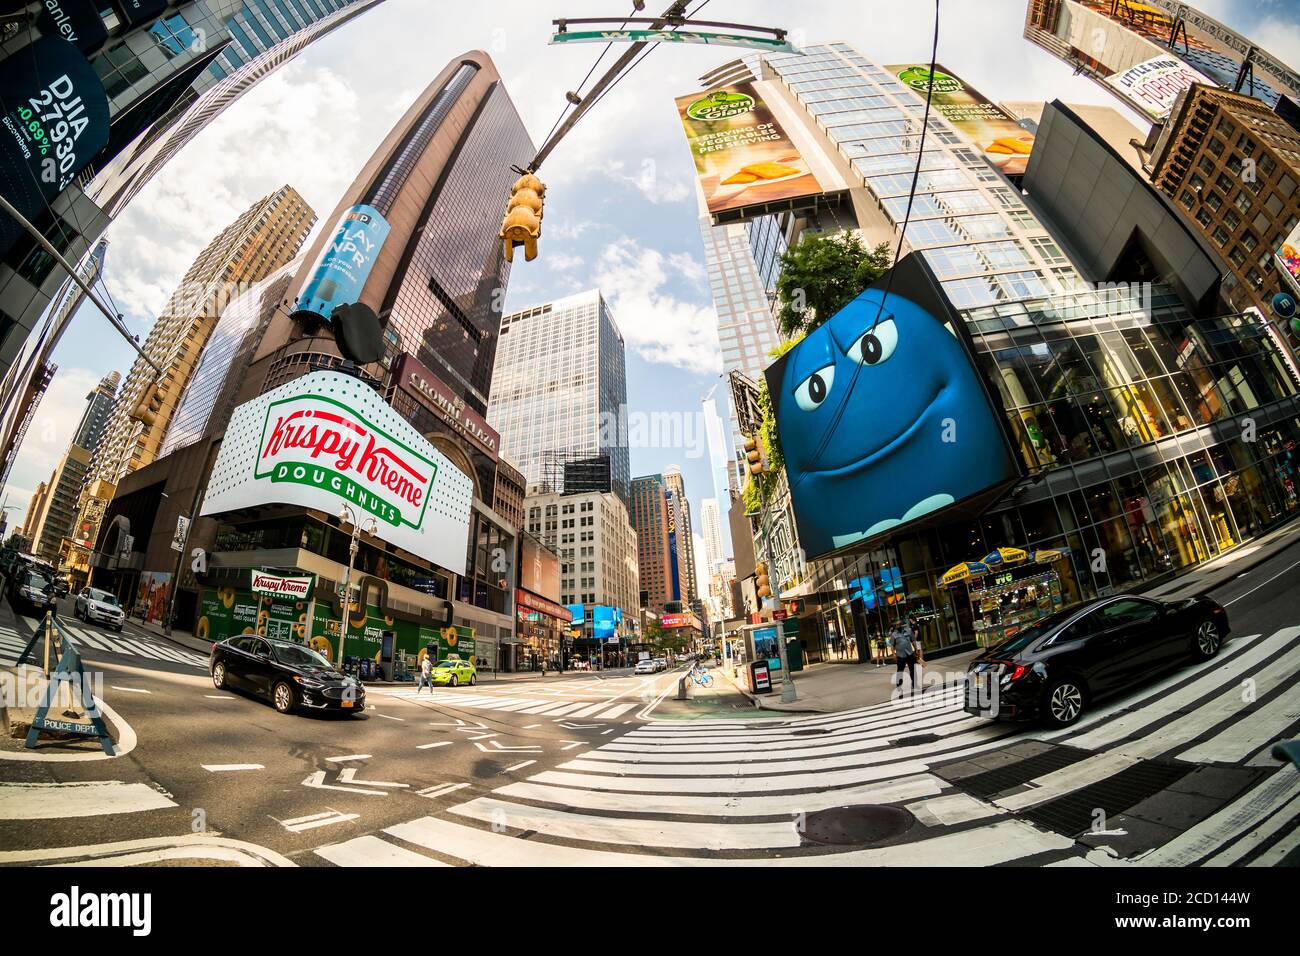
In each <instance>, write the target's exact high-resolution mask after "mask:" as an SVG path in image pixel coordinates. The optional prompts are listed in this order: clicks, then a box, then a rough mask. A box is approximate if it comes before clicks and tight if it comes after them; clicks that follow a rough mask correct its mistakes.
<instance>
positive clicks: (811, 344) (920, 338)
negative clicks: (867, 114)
mask: <svg viewBox="0 0 1300 956" xmlns="http://www.w3.org/2000/svg"><path fill="white" fill-rule="evenodd" d="M893 273H894V276H893V280H892V286H891V287H890V291H889V297H888V300H887V301H885V302H884V304H883V308H882V299H883V289H884V287H885V284H886V283H887V282H888V281H889V278H888V274H886V276H884V277H882V278H881V279H879V280H877V281H876V282H875V283H874V284H873V285H872V286H870V287H869V288H868V289H867V290H866V291H864V292H863V293H862V294H861V295H859V296H858V297H857V298H856V299H854V300H853V301H852V302H850V303H849V304H848V305H846V306H845V307H844V308H842V309H841V310H840V311H839V312H837V313H836V314H835V315H834V316H832V317H831V318H830V319H829V320H828V321H827V322H825V323H824V324H823V325H821V326H819V327H818V328H816V329H814V330H813V331H812V332H810V333H809V334H808V335H807V337H806V338H804V339H803V340H802V341H800V343H799V344H798V345H796V346H795V347H794V348H793V349H791V350H790V351H789V352H787V353H786V354H785V355H784V356H782V357H781V358H780V359H778V360H777V361H776V362H774V363H772V365H771V366H769V367H768V369H767V372H766V379H767V388H768V393H769V394H770V395H771V399H772V408H773V411H774V413H775V415H776V425H777V433H778V436H779V438H780V441H781V450H782V452H783V454H784V456H785V467H786V473H787V474H788V475H790V476H792V481H791V496H792V498H793V503H794V512H795V520H796V521H797V523H798V526H799V543H800V544H801V545H802V546H803V548H804V549H805V551H806V552H807V554H808V556H809V557H810V558H816V557H821V556H823V555H825V554H828V553H830V552H832V551H837V550H840V549H842V548H847V547H849V546H851V545H855V544H858V543H859V542H863V541H866V540H868V539H870V538H874V537H876V536H877V535H880V534H883V533H885V532H889V531H895V530H898V529H899V528H901V527H904V526H906V525H908V524H909V523H911V522H913V521H916V520H917V519H919V518H922V517H925V516H927V515H931V514H933V513H935V512H939V511H941V510H945V509H948V508H950V507H952V506H954V505H958V504H961V503H966V504H970V505H974V504H977V501H976V499H980V500H981V501H983V502H984V503H987V500H988V496H986V494H985V493H990V495H991V493H992V492H993V491H1000V490H1001V489H1002V488H1004V487H1005V486H1006V485H1007V484H1009V483H1010V482H1012V481H1014V480H1015V479H1016V478H1017V477H1018V472H1017V470H1016V466H1015V463H1014V462H1015V459H1014V458H1013V456H1012V452H1011V447H1010V442H1009V440H1008V437H1007V434H1006V431H1005V427H1004V425H1003V423H1002V421H1001V419H1000V417H999V415H998V414H997V413H996V412H995V411H994V407H993V404H992V402H991V401H990V397H989V394H988V392H987V391H986V387H985V385H984V382H983V380H982V379H981V378H980V375H979V373H978V372H977V371H976V369H975V366H974V362H973V361H972V357H971V346H970V343H969V341H968V339H967V337H966V336H967V332H966V330H965V326H964V325H963V323H962V321H961V319H960V317H958V316H957V315H956V313H955V312H953V311H952V309H951V307H950V306H949V305H948V302H947V300H946V299H945V298H944V296H943V293H942V291H941V290H940V289H939V286H938V283H937V282H936V281H935V278H934V276H933V274H932V273H931V272H930V270H929V268H928V267H927V266H926V265H925V263H924V261H923V260H922V259H921V258H920V256H918V255H909V256H905V257H904V258H903V259H901V260H900V261H899V262H898V264H897V265H895V267H894V269H893Z"/></svg>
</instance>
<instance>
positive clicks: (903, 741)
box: [894, 734, 939, 747]
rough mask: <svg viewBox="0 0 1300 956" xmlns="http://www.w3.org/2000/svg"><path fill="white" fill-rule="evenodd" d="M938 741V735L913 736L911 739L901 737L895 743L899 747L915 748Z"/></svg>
mask: <svg viewBox="0 0 1300 956" xmlns="http://www.w3.org/2000/svg"><path fill="white" fill-rule="evenodd" d="M938 739H939V735H938V734H913V735H912V736H910V737H899V738H898V739H897V740H895V741H894V743H895V744H897V745H898V746H899V747H913V746H916V745H917V744H932V743H934V742H935V741H936V740H938Z"/></svg>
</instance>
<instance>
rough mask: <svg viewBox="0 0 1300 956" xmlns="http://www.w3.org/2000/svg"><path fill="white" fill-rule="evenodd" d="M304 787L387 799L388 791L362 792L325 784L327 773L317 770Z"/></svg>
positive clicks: (354, 788) (303, 783)
mask: <svg viewBox="0 0 1300 956" xmlns="http://www.w3.org/2000/svg"><path fill="white" fill-rule="evenodd" d="M302 785H303V786H304V787H311V788H313V789H315V790H342V791H343V792H344V793H359V794H362V795H363V796H367V797H386V796H388V791H387V790H362V789H361V788H360V787H336V786H334V785H333V784H328V783H326V782H325V771H324V770H317V771H316V772H315V773H313V774H312V775H311V776H309V777H308V778H307V779H306V780H304V781H303V782H302Z"/></svg>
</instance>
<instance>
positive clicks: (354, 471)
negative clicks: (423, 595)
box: [201, 372, 474, 573]
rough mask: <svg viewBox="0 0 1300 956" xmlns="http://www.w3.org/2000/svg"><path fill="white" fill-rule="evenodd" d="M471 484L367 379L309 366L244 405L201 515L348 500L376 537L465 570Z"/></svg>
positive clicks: (327, 506)
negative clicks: (372, 527)
mask: <svg viewBox="0 0 1300 956" xmlns="http://www.w3.org/2000/svg"><path fill="white" fill-rule="evenodd" d="M473 494H474V486H473V481H472V480H471V479H470V477H469V476H468V475H466V474H465V473H463V472H462V471H460V470H459V469H458V468H456V466H455V465H453V464H452V463H451V462H450V461H449V460H448V459H447V458H446V457H445V456H444V455H443V454H442V452H440V451H438V450H437V449H436V448H434V447H433V445H431V444H430V443H429V442H428V441H427V440H426V439H425V438H424V437H423V436H422V435H421V434H420V433H419V432H417V431H416V430H415V429H414V428H413V427H412V426H411V424H410V423H409V422H407V421H406V420H405V419H404V418H402V416H401V415H399V414H398V413H397V412H396V411H394V409H393V408H392V406H391V405H389V404H388V403H387V402H385V401H384V400H383V399H382V398H381V397H380V396H379V394H378V393H377V392H376V391H375V390H374V389H372V388H370V386H368V385H367V384H366V383H365V382H363V381H361V380H360V379H357V378H353V377H351V376H349V375H343V374H341V373H338V372H313V373H311V374H310V375H305V376H303V377H302V378H299V379H295V380H294V381H292V382H289V383H287V384H285V385H282V386H280V387H279V388H277V389H274V390H272V391H270V392H267V393H266V394H264V395H259V396H258V397H257V398H254V399H252V400H251V401H248V402H245V403H244V404H243V405H240V406H239V407H238V408H237V409H235V412H234V414H233V416H232V417H231V420H230V427H229V428H228V429H227V430H226V436H225V440H224V441H223V442H222V444H221V451H220V452H219V453H218V455H217V461H216V464H215V465H214V466H213V469H212V476H211V479H210V481H209V484H208V492H207V495H206V497H205V499H204V502H203V510H202V512H201V513H202V514H204V515H218V514H224V513H226V512H230V511H238V510H241V509H245V508H255V507H258V506H259V505H267V504H273V503H275V504H291V505H301V506H302V507H304V508H312V509H315V510H318V511H323V512H325V513H326V514H330V515H336V514H338V513H339V512H340V509H341V508H342V506H344V505H347V506H348V507H349V508H350V509H351V510H352V513H353V514H354V515H355V516H356V520H357V521H359V522H368V521H369V519H371V518H373V519H374V523H375V526H376V528H377V530H376V531H375V534H376V536H377V537H379V538H382V539H383V540H385V541H387V542H388V543H390V544H392V545H395V546H396V547H399V548H402V549H404V550H406V551H409V552H411V553H412V554H415V555H417V556H419V557H421V558H424V559H425V560H427V561H431V562H433V563H434V564H437V565H439V566H440V567H443V568H446V569H447V570H449V571H454V572H457V573H464V570H465V554H466V542H467V541H468V538H469V516H470V507H471V502H472V499H473Z"/></svg>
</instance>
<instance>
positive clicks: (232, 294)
mask: <svg viewBox="0 0 1300 956" xmlns="http://www.w3.org/2000/svg"><path fill="white" fill-rule="evenodd" d="M315 221H316V214H315V213H314V212H313V211H312V209H311V207H310V206H308V205H307V203H306V202H305V201H304V200H303V198H302V197H301V196H300V195H298V191H297V190H295V189H294V188H293V187H292V186H282V187H281V188H280V189H278V190H276V191H275V192H273V193H271V194H270V195H268V196H265V197H263V198H262V199H260V200H258V201H257V202H255V203H253V205H252V206H250V207H249V208H248V209H247V210H245V211H244V213H243V214H242V215H240V216H239V218H238V219H236V220H235V221H234V222H233V223H231V224H230V225H229V226H227V227H226V228H225V229H223V230H222V231H221V232H220V234H219V235H217V236H216V237H215V238H214V239H213V240H212V241H211V242H209V243H208V245H207V246H206V247H205V248H204V249H203V251H202V252H201V253H199V255H198V257H197V258H196V259H195V260H194V262H193V264H191V266H190V268H189V269H188V271H186V273H185V277H184V278H183V279H182V280H181V284H180V285H179V286H178V287H177V288H176V290H175V291H174V292H173V293H172V296H171V299H170V300H169V301H168V305H167V308H166V309H165V310H164V311H163V313H162V315H160V316H159V317H158V319H157V321H156V322H155V323H154V326H153V328H152V329H151V330H150V332H149V337H148V338H147V339H146V340H145V343H144V351H145V354H146V355H148V356H149V357H150V358H151V359H153V361H154V362H156V363H157V364H158V365H159V366H160V367H161V368H162V370H163V372H162V378H161V379H159V378H158V377H157V375H156V373H155V372H154V370H153V369H152V368H151V367H150V366H149V364H148V363H147V362H145V360H144V359H143V358H137V359H136V361H135V363H134V364H133V365H132V366H131V371H130V373H129V374H128V375H127V377H126V382H125V384H124V385H123V387H122V394H121V396H120V398H119V400H118V403H117V407H116V408H115V409H114V412H113V416H112V420H111V421H110V423H109V424H108V426H107V428H106V430H105V433H104V438H103V441H102V442H101V443H100V446H99V448H98V449H97V450H96V454H95V458H94V463H93V465H92V467H91V477H92V479H102V480H104V481H106V482H108V483H110V484H114V485H116V484H117V483H118V482H120V481H121V480H122V478H123V477H124V476H125V475H127V474H129V473H130V472H132V471H135V470H136V469H137V468H140V467H142V466H144V465H147V464H149V463H150V462H151V461H153V460H154V458H156V457H157V455H158V450H159V448H160V447H161V445H162V442H163V437H164V436H165V435H166V434H167V429H168V426H170V424H171V420H172V415H173V414H174V413H175V410H176V406H177V404H178V403H179V402H180V400H181V395H182V394H183V392H184V391H185V387H186V386H187V385H188V384H189V380H190V376H191V375H192V374H193V372H194V369H195V366H196V365H197V364H198V361H199V356H200V355H201V354H202V352H203V348H204V346H205V345H207V342H208V337H209V336H210V335H211V334H212V330H213V329H214V328H215V327H216V324H217V321H218V319H219V318H220V317H221V313H222V311H223V310H224V309H225V308H226V306H227V305H228V304H229V303H230V302H231V300H232V299H235V298H237V297H238V295H239V294H240V292H242V291H243V290H244V289H245V288H247V287H248V286H249V285H251V284H253V283H255V282H257V281H259V280H261V279H263V278H265V277H266V276H267V275H269V274H270V273H272V272H274V271H275V270H276V269H278V268H280V267H281V266H283V265H284V264H285V263H286V262H288V261H289V260H290V259H292V258H293V257H294V256H295V255H296V254H297V252H298V250H299V248H300V247H301V246H302V243H303V240H304V239H306V238H307V233H308V232H310V231H311V227H312V225H313V224H314V223H315Z"/></svg>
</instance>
